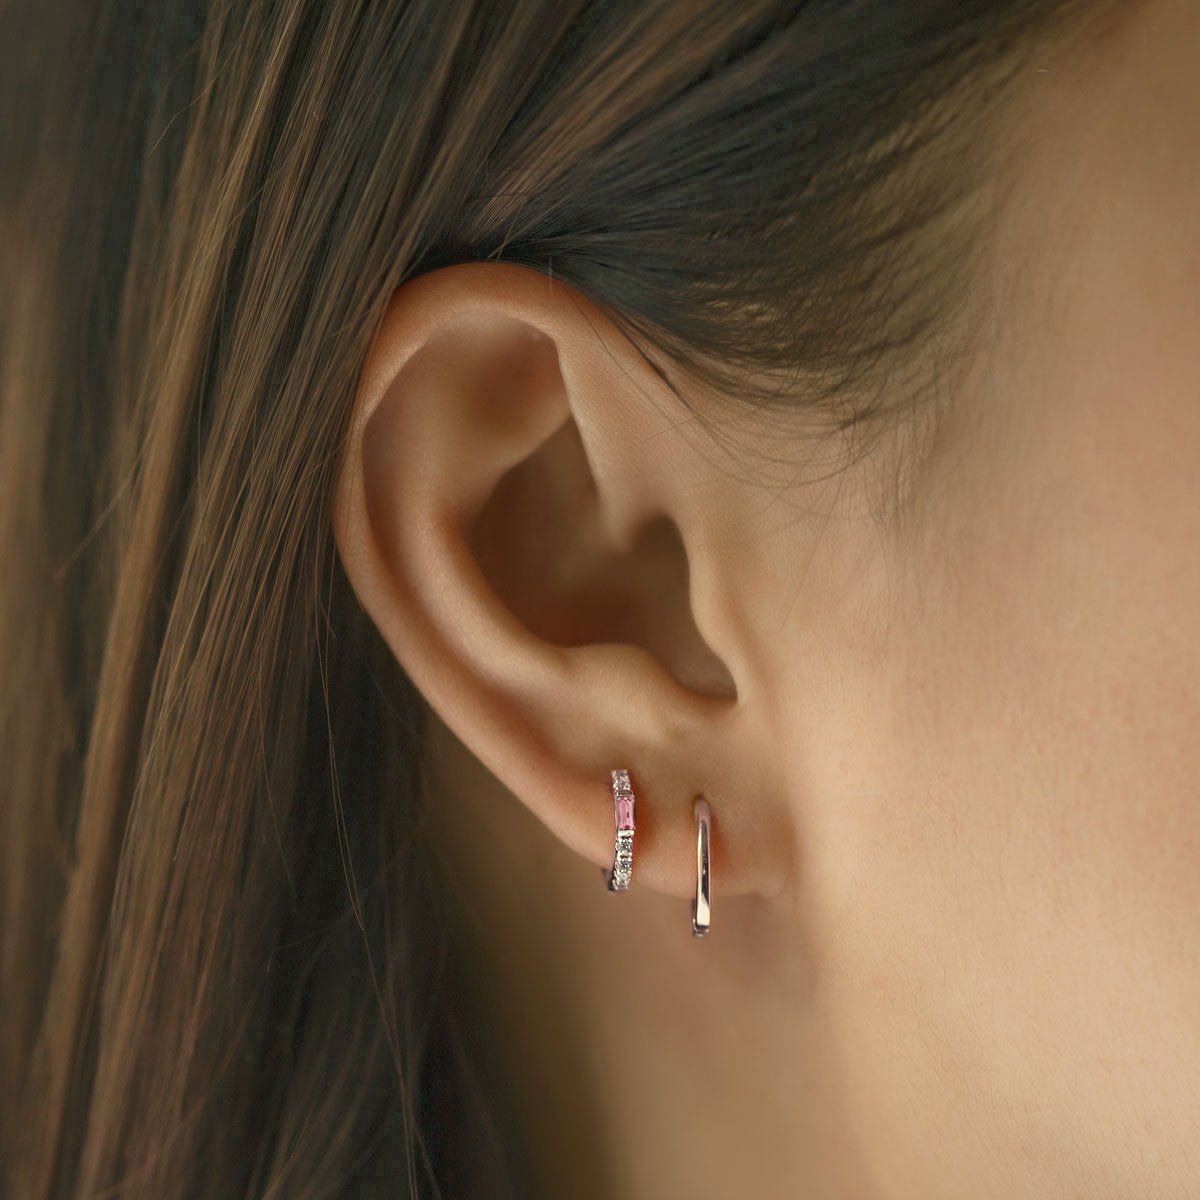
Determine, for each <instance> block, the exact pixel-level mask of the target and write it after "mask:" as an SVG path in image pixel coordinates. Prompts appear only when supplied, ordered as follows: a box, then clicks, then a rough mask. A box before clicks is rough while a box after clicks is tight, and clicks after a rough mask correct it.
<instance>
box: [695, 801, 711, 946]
mask: <svg viewBox="0 0 1200 1200" xmlns="http://www.w3.org/2000/svg"><path fill="white" fill-rule="evenodd" d="M693 811H694V812H695V814H696V898H695V899H694V900H693V901H692V933H693V934H694V935H695V936H696V937H704V935H705V934H706V933H708V927H709V924H710V922H711V921H712V869H711V865H710V858H709V842H710V840H711V836H712V809H711V808H709V806H708V801H707V800H705V799H704V797H703V796H697V797H696V802H695V804H694V805H693Z"/></svg>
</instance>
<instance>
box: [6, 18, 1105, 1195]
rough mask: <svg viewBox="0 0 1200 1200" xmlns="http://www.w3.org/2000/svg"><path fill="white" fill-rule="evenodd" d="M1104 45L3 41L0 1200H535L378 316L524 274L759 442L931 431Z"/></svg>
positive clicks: (422, 27) (674, 35)
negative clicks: (1012, 182)
mask: <svg viewBox="0 0 1200 1200" xmlns="http://www.w3.org/2000/svg"><path fill="white" fill-rule="evenodd" d="M1082 7H1086V8H1087V9H1088V11H1091V10H1092V9H1093V8H1094V7H1095V6H1094V5H1086V6H1083V5H1080V4H1077V3H1074V2H1071V0H1058V2H1057V3H1050V2H1049V0H906V2H900V0H800V2H789V3H782V2H779V0H745V2H743V3H738V4H721V3H709V4H699V3H678V2H668V0H650V2H647V0H621V2H607V3H602V2H599V0H507V2H504V3H496V2H489V0H404V2H401V0H336V2H330V0H253V2H251V0H212V2H211V3H203V2H201V0H193V2H187V0H170V2H168V0H160V2H159V3H156V4H152V5H146V4H144V3H142V0H106V2H103V3H84V2H82V0H77V2H76V3H73V4H69V3H62V4H56V5H42V4H38V3H36V0H23V2H18V0H10V3H9V4H7V5H5V6H3V7H2V8H0V47H3V51H2V55H0V57H2V59H3V62H2V64H0V66H2V69H0V103H2V106H3V107H2V109H0V116H2V120H0V139H2V140H0V255H2V261H3V264H4V278H5V279H6V281H8V283H9V286H8V287H7V288H6V289H5V290H4V291H3V294H2V295H0V404H2V408H0V572H2V577H3V580H4V584H3V586H2V587H0V656H2V657H0V663H2V670H0V679H2V681H3V692H2V696H0V756H2V762H3V781H2V785H3V800H2V802H0V856H2V857H0V1011H3V1013H4V1018H3V1021H2V1022H0V1026H2V1032H0V1139H2V1141H0V1154H2V1158H0V1181H2V1182H0V1191H2V1192H3V1193H4V1194H5V1195H8V1196H11V1197H14V1200H15V1198H16V1197H18V1196H19V1197H21V1200H51V1198H66V1197H71V1198H78V1200H82V1198H84V1197H88V1198H89V1200H99V1198H100V1197H115V1196H118V1195H119V1196H121V1197H124V1198H128V1200H136V1198H138V1197H146V1198H150V1197H153V1198H154V1200H185V1198H189V1200H190V1198H200V1197H204V1198H210V1200H217V1198H219V1200H229V1198H232V1197H238V1196H244V1197H264V1198H265V1197H268V1196H270V1197H278V1196H286V1197H299V1198H303V1200H312V1198H316V1197H326V1196H339V1197H342V1196H350V1195H359V1196H364V1197H365V1196H374V1195H378V1194H381V1193H383V1192H386V1194H388V1195H397V1194H405V1195H411V1196H414V1197H416V1196H433V1195H444V1196H448V1197H453V1196H462V1195H465V1194H467V1193H468V1189H469V1188H470V1186H471V1185H470V1184H469V1182H468V1180H469V1175H468V1174H467V1173H466V1165H467V1164H468V1163H469V1162H478V1161H481V1159H480V1158H479V1156H480V1155H484V1156H486V1155H492V1156H493V1157H494V1158H495V1161H496V1162H497V1163H498V1164H499V1166H498V1167H497V1168H496V1170H497V1172H498V1173H497V1174H496V1175H494V1176H493V1183H492V1186H491V1190H490V1191H489V1192H488V1193H487V1194H488V1195H489V1196H501V1195H503V1194H505V1193H504V1191H503V1189H502V1187H501V1184H500V1182H499V1180H500V1177H501V1174H505V1175H507V1177H508V1178H510V1180H512V1181H513V1184H512V1186H513V1188H514V1190H517V1189H519V1187H528V1186H532V1185H529V1184H527V1183H522V1184H519V1185H518V1183H517V1182H516V1181H517V1180H518V1179H519V1178H520V1175H521V1171H522V1166H521V1159H520V1153H519V1150H518V1149H517V1146H518V1143H519V1140H520V1134H519V1131H515V1130H514V1131H506V1130H505V1129H504V1127H503V1122H502V1121H500V1119H499V1118H498V1117H497V1115H496V1110H497V1107H498V1105H497V1103H496V1099H495V1097H496V1092H495V1090H494V1089H495V1088H497V1087H503V1081H500V1082H498V1083H497V1082H493V1083H488V1082H487V1081H488V1080H489V1079H490V1078H491V1076H490V1074H489V1071H490V1068H489V1067H488V1066H487V1055H488V1049H487V1045H488V1043H487V1038H486V1036H484V1035H485V1034H486V1032H487V1031H486V1028H485V1023H484V1022H483V1020H482V1018H481V1016H480V1013H479V1010H478V1007H477V1006H475V1005H473V1002H472V999H471V991H470V986H469V962H470V954H469V951H468V948H467V947H466V945H465V944H464V943H463V941H462V940H460V939H459V938H458V937H456V935H455V932H454V929H455V924H454V922H455V918H454V907H453V901H452V899H451V898H449V897H448V896H447V895H446V893H445V889H444V888H443V887H442V885H441V883H440V882H439V880H440V876H439V873H438V867H437V863H436V861H435V859H434V857H433V855H432V854H431V852H430V850H429V847H428V846H427V844H426V841H425V840H424V839H423V837H422V821H421V779H422V775H421V754H422V729H423V718H424V715H425V711H426V710H425V705H424V702H423V700H422V698H421V696H420V695H419V694H418V693H417V692H416V691H415V689H413V687H412V686H411V684H410V683H409V682H408V680H407V679H406V677H405V676H404V674H403V672H402V670H401V669H400V667H399V665H398V664H397V663H396V662H395V660H394V658H393V656H392V655H391V654H390V652H389V651H388V649H387V647H386V645H385V644H384V643H383V641H382V639H381V638H380V636H379V635H378V633H377V632H376V630H375V629H374V627H373V626H372V624H371V622H370V621H369V619H368V618H367V617H366V615H365V613H364V612H363V610H362V608H361V607H360V606H359V604H358V603H357V601H356V599H355V597H354V594H353V592H352V590H351V589H350V587H349V585H348V583H347V581H346V579H345V577H344V575H343V574H342V572H341V570H340V566H339V563H338V560H337V555H336V550H335V547H334V542H333V537H332V530H331V520H330V512H331V505H332V503H333V485H334V478H335V472H336V467H337V461H338V454H339V451H340V449H341V445H342V442H343V439H344V437H345V435H346V433H347V429H348V424H349V418H350V411H351V404H352V401H353V397H354V393H355V388H356V383H357V378H358V372H359V370H360V367H361V364H362V361H363V359H364V356H365V354H366V352H367V349H368V347H369V344H370V341H371V338H372V336H373V334H374V332H375V330H376V329H377V328H378V325H379V322H380V320H381V318H382V315H383V311H384V308H385V305H386V304H387V301H388V298H389V296H390V295H391V294H392V292H393V291H394V290H395V289H396V288H398V287H399V286H401V285H402V284H403V283H404V282H405V281H406V280H409V279H411V278H413V277H415V276H418V275H421V274H423V273H425V272H428V271H430V270H433V269H435V268H437V267H443V266H448V265H451V264H455V263H461V262H467V261H472V260H493V261H495V260H499V261H505V262H511V263H518V264H522V265H524V266H526V267H529V268H532V269H534V270H538V271H543V272H545V273H547V274H551V275H553V276H554V277H556V278H558V279H560V280H563V281H566V282H567V283H569V284H570V285H572V286H573V287H575V288H577V289H579V291H580V292H582V293H584V294H586V295H587V296H588V297H589V299H590V300H592V301H593V302H594V303H596V304H598V305H600V306H602V307H603V308H604V310H605V311H606V312H608V313H611V315H612V318H613V320H614V321H615V322H616V323H617V326H618V328H620V329H621V330H622V331H623V332H624V333H625V334H626V335H627V336H629V337H630V339H631V340H632V341H633V342H634V344H635V345H637V346H638V347H639V349H640V350H641V351H642V353H644V354H645V355H646V357H647V359H648V361H650V362H651V363H652V364H654V365H655V367H656V369H659V370H661V371H662V372H663V374H664V377H666V376H667V375H668V374H669V373H670V372H672V371H675V370H680V371H683V372H686V373H689V374H690V376H691V377H693V378H695V379H699V380H704V381H707V382H709V383H711V384H712V385H713V387H715V388H716V389H718V391H719V393H720V395H721V396H722V397H723V398H725V401H726V402H727V403H728V404H729V405H744V406H749V407H751V408H753V409H756V410H758V411H761V412H762V413H764V414H769V413H778V412H788V413H797V414H820V415H822V416H823V417H827V418H828V419H829V421H830V422H831V423H832V424H834V425H836V426H838V427H840V428H848V427H856V426H861V427H863V428H866V427H868V426H869V425H870V424H871V423H874V424H876V425H879V424H881V423H883V422H885V421H897V420H900V419H901V416H900V413H901V411H902V408H903V405H905V404H913V405H916V404H917V403H918V400H917V399H916V398H917V397H919V395H920V392H921V389H920V388H917V387H914V388H912V389H907V390H906V389H902V388H898V387H895V386H888V381H893V382H894V381H895V380H898V379H901V378H916V376H914V375H913V374H912V371H911V369H910V368H911V367H912V364H915V363H920V362H921V361H924V360H925V359H927V358H928V353H929V349H930V347H931V346H933V345H935V344H938V343H939V341H940V342H943V343H944V342H946V338H947V334H948V331H950V330H952V329H953V328H955V327H956V326H957V325H959V324H961V322H960V321H959V319H958V317H957V316H956V314H957V313H959V312H960V311H961V309H962V306H963V302H964V298H966V297H969V295H970V287H969V285H970V280H971V275H972V267H971V264H972V263H974V262H975V258H974V256H973V254H972V247H976V246H978V245H979V244H980V236H981V232H982V226H981V223H980V221H979V220H976V219H974V218H971V219H963V217H964V215H968V216H969V215H970V214H972V213H975V212H976V211H983V210H982V209H981V208H979V206H975V205H972V204H971V203H970V199H971V197H972V196H973V195H975V194H977V193H978V192H979V190H980V189H981V188H982V186H983V184H984V183H986V181H987V179H988V177H989V171H990V170H991V169H992V167H991V166H989V158H988V154H987V147H988V146H990V145H993V144H995V139H994V138H992V137H991V136H990V134H989V131H994V130H995V129H997V128H998V127H999V126H998V121H999V119H1000V114H1001V113H1003V111H1004V107H1003V104H1002V101H1003V100H1004V99H1005V97H1006V96H1008V95H1009V94H1010V92H1011V85H1012V82H1013V80H1015V79H1019V78H1021V77H1022V71H1023V70H1025V69H1026V68H1025V64H1026V62H1027V60H1028V52H1029V50H1030V49H1031V48H1033V47H1037V46H1039V45H1042V44H1044V41H1045V39H1046V38H1049V37H1050V36H1052V34H1054V33H1055V31H1058V30H1066V31H1069V30H1070V29H1071V28H1072V22H1071V21H1068V20H1066V19H1065V16H1066V14H1075V13H1077V12H1078V11H1079V10H1080V8H1082ZM906 372H907V374H906ZM898 396H901V397H904V399H903V400H899V399H897V397H898ZM489 1131H491V1132H489ZM518 1194H524V1195H529V1194H530V1192H529V1191H525V1192H518Z"/></svg>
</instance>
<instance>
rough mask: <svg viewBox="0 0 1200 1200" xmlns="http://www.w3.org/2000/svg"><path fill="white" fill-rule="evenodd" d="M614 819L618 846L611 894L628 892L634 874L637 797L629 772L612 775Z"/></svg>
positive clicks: (611, 875)
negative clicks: (631, 784) (630, 781)
mask: <svg viewBox="0 0 1200 1200" xmlns="http://www.w3.org/2000/svg"><path fill="white" fill-rule="evenodd" d="M612 796H613V818H614V820H615V822H616V826H617V832H616V844H615V846H614V848H613V865H612V871H611V873H610V874H609V876H608V890H609V891H610V892H627V891H628V890H629V879H630V876H631V875H632V874H633V833H634V809H635V807H636V802H637V797H636V796H634V794H633V788H632V787H631V786H630V783H629V772H628V771H627V770H617V771H614V772H613V773H612Z"/></svg>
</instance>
